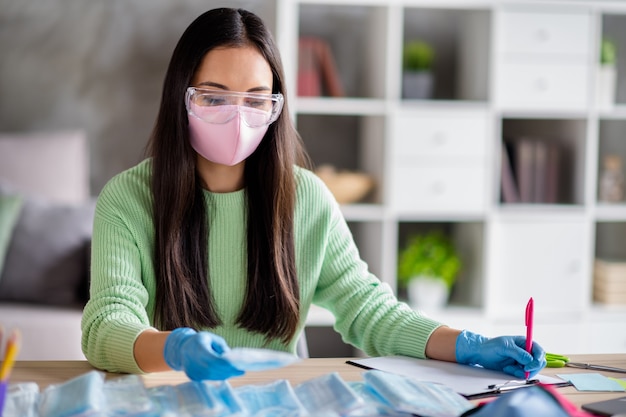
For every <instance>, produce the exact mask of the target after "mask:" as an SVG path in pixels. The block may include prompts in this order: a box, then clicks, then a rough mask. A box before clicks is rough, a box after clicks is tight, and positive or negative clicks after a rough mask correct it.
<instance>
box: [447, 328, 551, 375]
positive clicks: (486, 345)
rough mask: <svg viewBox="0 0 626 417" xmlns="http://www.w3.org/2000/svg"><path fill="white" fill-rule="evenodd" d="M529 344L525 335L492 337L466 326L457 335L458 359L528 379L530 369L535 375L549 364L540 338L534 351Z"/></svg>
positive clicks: (535, 344) (461, 361)
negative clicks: (529, 349)
mask: <svg viewBox="0 0 626 417" xmlns="http://www.w3.org/2000/svg"><path fill="white" fill-rule="evenodd" d="M525 347H526V337H525V336H499V337H494V338H491V339H490V338H487V337H484V336H481V335H479V334H476V333H472V332H468V331H467V330H463V331H462V332H461V334H460V335H459V336H458V337H457V339H456V361H457V362H458V363H462V364H466V365H480V366H482V367H483V368H487V369H492V370H494V371H503V372H506V373H507V374H510V375H513V376H515V377H516V378H519V379H524V378H525V377H526V372H528V373H529V374H530V376H529V377H530V378H532V377H533V376H535V375H537V374H538V373H539V371H541V370H542V369H543V368H544V367H545V366H546V352H545V351H544V350H543V348H542V347H541V346H539V344H538V343H537V342H533V348H532V355H531V354H530V353H528V352H526V348H525Z"/></svg>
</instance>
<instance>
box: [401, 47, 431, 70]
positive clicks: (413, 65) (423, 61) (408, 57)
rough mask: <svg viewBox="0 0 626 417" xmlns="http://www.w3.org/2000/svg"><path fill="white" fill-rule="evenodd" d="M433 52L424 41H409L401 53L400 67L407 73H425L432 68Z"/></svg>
mask: <svg viewBox="0 0 626 417" xmlns="http://www.w3.org/2000/svg"><path fill="white" fill-rule="evenodd" d="M434 59H435V52H434V50H433V48H432V47H431V46H430V45H429V44H428V43H426V42H424V41H419V40H416V41H410V42H407V43H406V44H405V45H404V50H403V53H402V66H403V68H404V69H405V70H409V71H426V70H430V69H431V68H432V66H433V61H434Z"/></svg>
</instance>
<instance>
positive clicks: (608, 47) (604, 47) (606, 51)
mask: <svg viewBox="0 0 626 417" xmlns="http://www.w3.org/2000/svg"><path fill="white" fill-rule="evenodd" d="M616 62H617V51H616V47H615V43H614V42H613V41H612V40H610V39H607V38H603V39H602V44H601V45H600V63H601V64H602V65H615V63H616Z"/></svg>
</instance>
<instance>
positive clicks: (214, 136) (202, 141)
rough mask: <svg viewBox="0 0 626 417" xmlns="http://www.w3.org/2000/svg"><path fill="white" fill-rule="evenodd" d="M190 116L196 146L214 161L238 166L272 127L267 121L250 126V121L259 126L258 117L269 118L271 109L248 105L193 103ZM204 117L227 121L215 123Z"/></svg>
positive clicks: (203, 154)
mask: <svg viewBox="0 0 626 417" xmlns="http://www.w3.org/2000/svg"><path fill="white" fill-rule="evenodd" d="M231 116H232V117H231ZM188 117H189V136H190V143H191V146H192V147H193V149H194V150H195V151H196V152H198V153H199V154H200V155H201V156H203V157H204V158H206V159H208V160H209V161H211V162H215V163H216V164H221V165H228V166H233V165H237V164H238V163H240V162H241V161H243V160H244V159H246V158H247V157H248V156H250V155H251V154H252V152H254V151H255V150H256V148H257V147H258V146H259V143H261V140H262V139H263V136H264V135H265V132H266V131H267V127H268V125H267V124H264V125H262V126H259V127H250V126H249V125H250V124H252V125H258V124H259V123H258V120H262V119H263V118H267V112H265V111H263V110H258V109H254V108H251V107H247V106H238V105H227V106H214V107H202V106H196V105H194V104H192V105H191V108H190V111H189V114H188ZM201 117H205V118H206V117H210V118H216V117H217V118H221V119H224V120H227V121H226V122H224V123H211V122H206V121H204V120H202V119H201Z"/></svg>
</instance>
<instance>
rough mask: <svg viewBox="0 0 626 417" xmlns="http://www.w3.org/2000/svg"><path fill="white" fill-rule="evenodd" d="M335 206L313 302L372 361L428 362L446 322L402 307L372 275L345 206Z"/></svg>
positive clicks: (333, 206)
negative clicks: (433, 339)
mask: <svg viewBox="0 0 626 417" xmlns="http://www.w3.org/2000/svg"><path fill="white" fill-rule="evenodd" d="M332 203H333V204H331V208H330V210H331V213H330V221H329V225H328V232H327V240H326V251H325V254H324V257H323V264H322V268H321V274H320V278H319V281H318V284H317V289H316V291H315V296H314V299H313V301H314V302H315V303H316V304H318V305H320V306H322V307H324V308H326V309H328V310H330V311H331V312H332V313H333V314H334V316H335V319H336V321H335V329H336V330H337V331H338V332H339V333H341V335H342V337H343V339H344V340H345V341H346V342H348V343H350V344H352V345H354V346H356V347H358V348H360V349H362V350H363V351H364V352H365V353H367V354H368V355H371V356H385V355H405V356H412V357H418V358H424V357H425V349H426V343H427V341H428V338H429V337H430V335H431V334H432V332H433V331H434V330H435V329H437V328H438V327H439V326H441V325H442V323H439V322H437V321H435V320H432V319H430V318H428V317H426V316H425V315H423V314H422V313H420V312H417V311H414V310H413V309H411V308H410V307H409V306H408V305H407V304H406V303H402V302H400V301H398V300H397V298H396V297H395V296H394V295H393V294H392V293H391V292H390V291H389V290H388V287H386V286H384V285H382V283H381V281H380V280H379V279H378V278H377V277H375V276H374V275H373V274H371V273H370V272H369V271H368V267H367V264H366V263H365V262H363V261H362V260H361V258H360V256H359V252H358V249H357V247H356V244H355V243H354V240H353V238H352V234H351V232H350V229H349V228H348V225H347V223H346V221H345V219H344V218H343V215H342V213H341V211H340V209H339V206H338V205H337V204H336V203H334V201H333V202H332Z"/></svg>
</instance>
